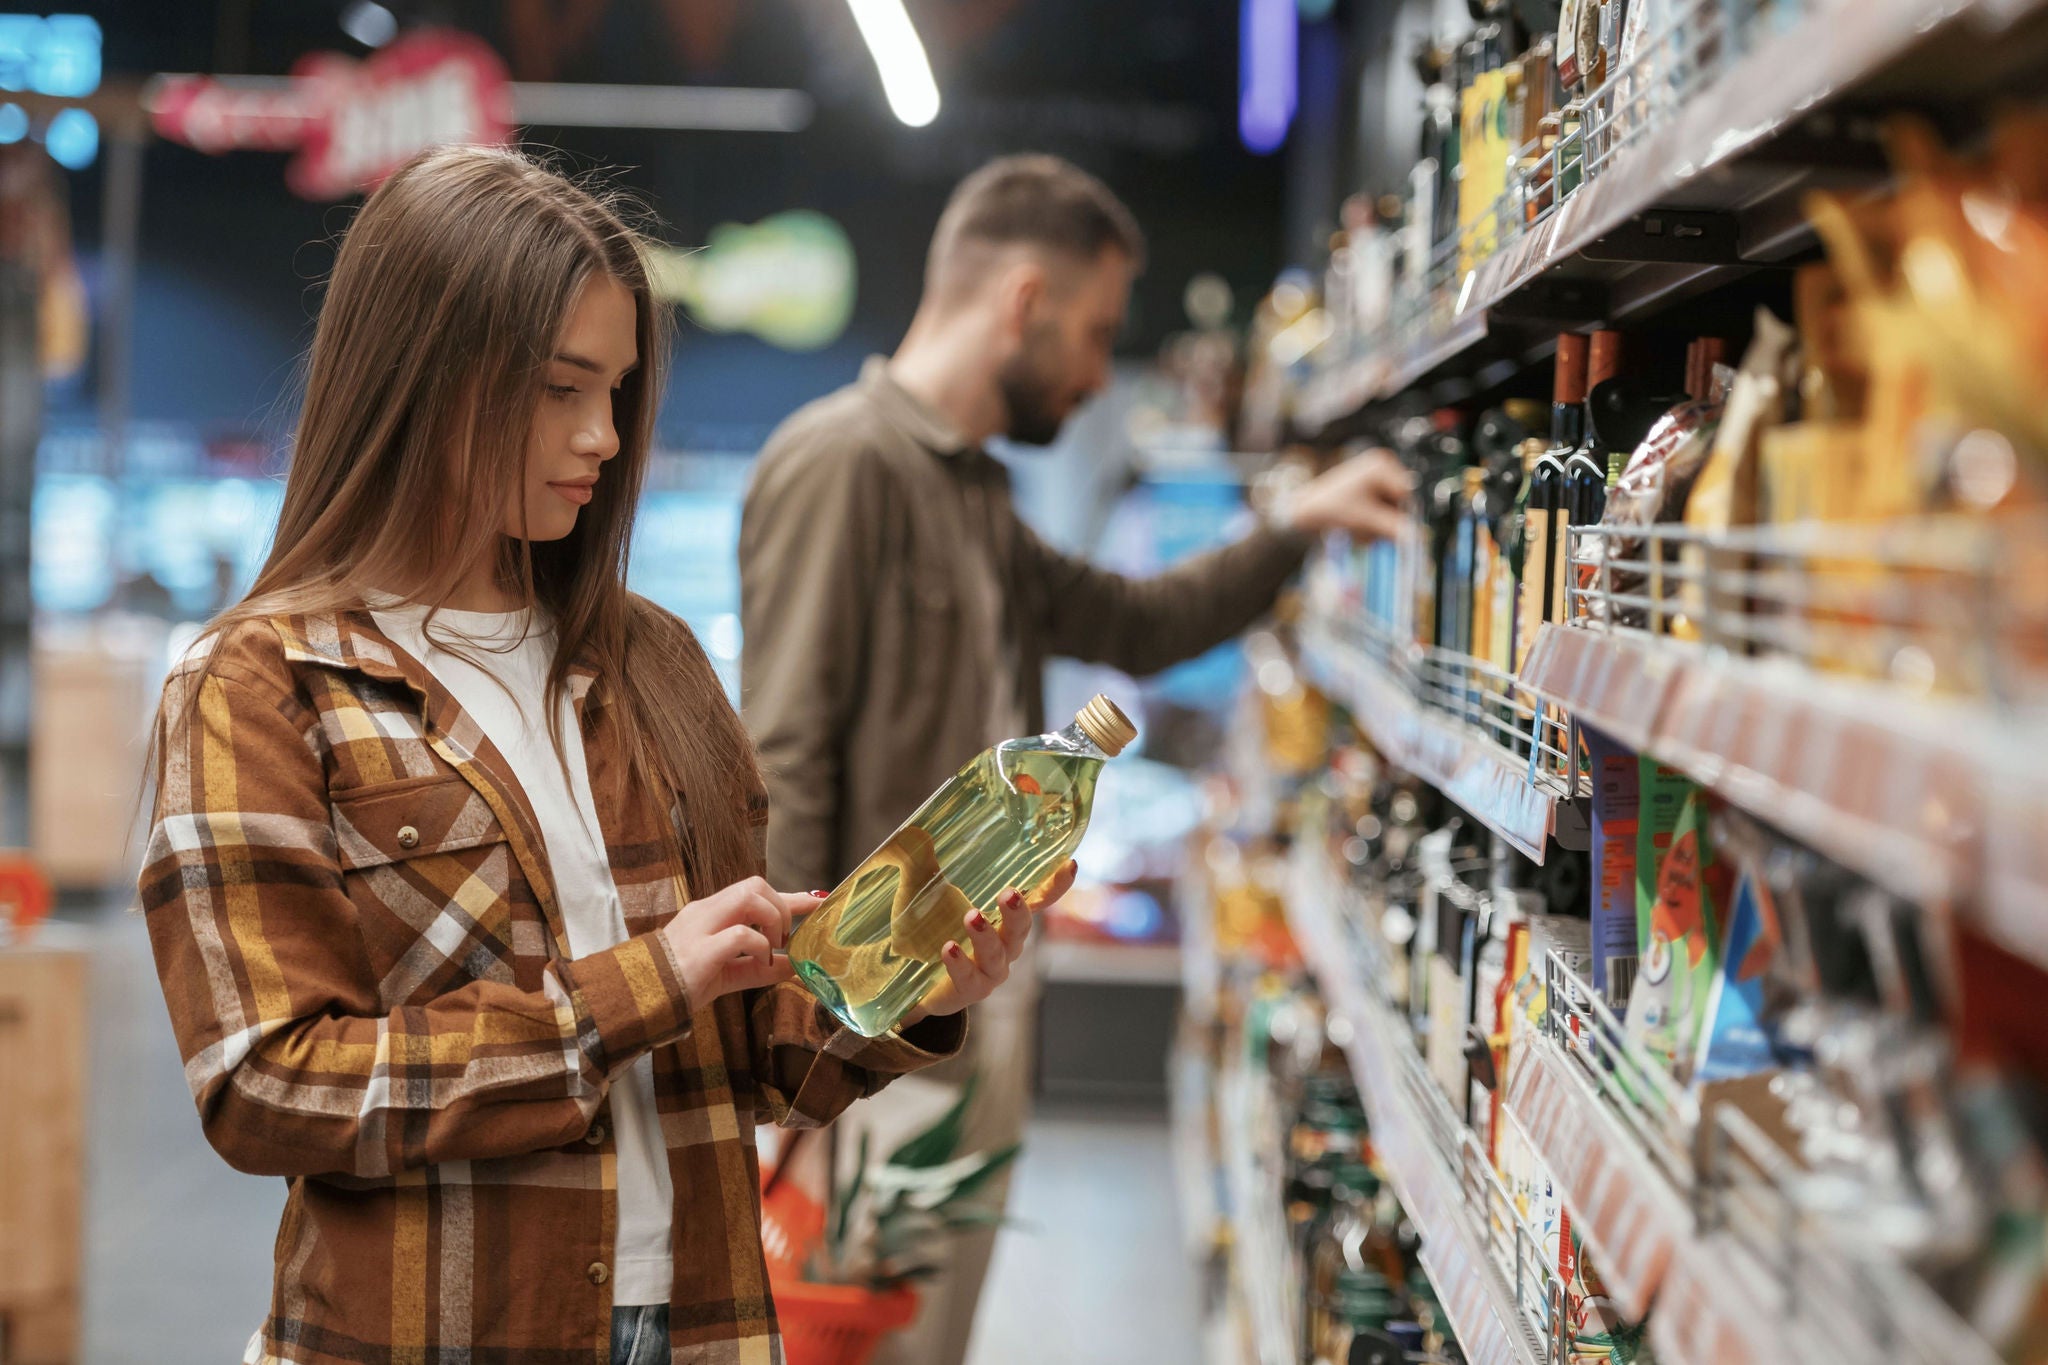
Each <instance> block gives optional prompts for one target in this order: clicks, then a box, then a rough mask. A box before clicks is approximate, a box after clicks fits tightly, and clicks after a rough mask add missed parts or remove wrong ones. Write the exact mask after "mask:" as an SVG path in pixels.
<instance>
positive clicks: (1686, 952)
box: [1623, 784, 1727, 1081]
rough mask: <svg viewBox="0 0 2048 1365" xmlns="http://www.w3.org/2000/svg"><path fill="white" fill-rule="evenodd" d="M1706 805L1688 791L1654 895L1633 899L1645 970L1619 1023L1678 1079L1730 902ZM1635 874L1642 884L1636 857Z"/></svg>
mask: <svg viewBox="0 0 2048 1365" xmlns="http://www.w3.org/2000/svg"><path fill="white" fill-rule="evenodd" d="M1688 785H1689V784H1688ZM1645 808H1646V810H1647V809H1648V806H1647V804H1646V807H1645ZM1707 810H1708V807H1707V798H1706V795H1705V793H1703V792H1701V791H1699V790H1698V789H1694V790H1693V791H1692V792H1691V793H1690V794H1689V795H1687V797H1686V798H1685V805H1684V807H1683V809H1682V810H1681V811H1680V813H1679V817H1678V822H1677V824H1676V826H1675V827H1674V828H1673V830H1672V834H1671V840H1670V847H1669V848H1668V849H1667V850H1666V852H1665V853H1664V857H1663V860H1662V862H1661V864H1660V865H1659V867H1658V872H1657V881H1656V885H1657V892H1656V895H1655V897H1654V898H1653V899H1652V900H1651V902H1650V904H1649V905H1648V906H1647V907H1643V906H1642V905H1641V901H1640V897H1639V899H1638V914H1637V919H1636V935H1637V938H1638V940H1639V941H1640V942H1641V943H1642V945H1643V961H1642V971H1641V973H1640V974H1639V975H1638V976H1637V978H1636V984H1635V991H1634V993H1633V994H1632V995H1631V997H1630V999H1629V1003H1628V1017H1627V1019H1626V1021H1625V1023H1624V1025H1623V1028H1624V1032H1625V1034H1626V1035H1627V1038H1628V1041H1629V1042H1630V1044H1631V1045H1633V1046H1634V1047H1635V1048H1636V1049H1637V1050H1638V1051H1639V1052H1640V1053H1641V1055H1643V1056H1645V1057H1646V1058H1647V1059H1649V1060H1650V1061H1652V1062H1653V1063H1656V1064H1658V1065H1661V1066H1663V1067H1665V1068H1666V1069H1667V1070H1668V1071H1670V1073H1671V1074H1672V1075H1673V1076H1674V1077H1676V1078H1677V1079H1678V1080H1680V1081H1685V1080H1687V1079H1689V1077H1688V1075H1687V1072H1688V1071H1689V1070H1690V1069H1691V1066H1692V1063H1693V1061H1694V1058H1695V1049H1696V1048H1697V1047H1698V1045H1699V1039H1700V1034H1701V1031H1702V1029H1703V1028H1704V1026H1705V1022H1706V1018H1707V1010H1708V1007H1709V1004H1710V1002H1711V999H1712V996H1713V992H1714V978H1715V976H1716V975H1717V973H1718V971H1719V967H1720V957H1721V935H1720V908H1721V907H1722V906H1723V905H1725V904H1726V902H1727V887H1726V881H1727V879H1726V876H1725V875H1724V871H1723V869H1724V867H1725V864H1722V863H1721V862H1719V861H1718V860H1717V859H1716V858H1715V857H1714V848H1713V844H1712V842H1711V841H1710V840H1709V839H1708V838H1707V828H1706V826H1707ZM1646 823H1647V821H1646ZM1639 842H1640V839H1639ZM1637 880H1638V884H1639V885H1640V883H1641V880H1642V879H1641V876H1640V865H1639V873H1638V878H1637ZM1717 893H1718V894H1717Z"/></svg>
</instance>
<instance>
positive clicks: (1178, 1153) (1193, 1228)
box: [1167, 1046, 1225, 1264]
mask: <svg viewBox="0 0 2048 1365" xmlns="http://www.w3.org/2000/svg"><path fill="white" fill-rule="evenodd" d="M1168 1065H1169V1067H1170V1068H1171V1070H1170V1072H1169V1075H1170V1077H1171V1082H1172V1083H1171V1084H1170V1085H1169V1086H1168V1087H1167V1098H1168V1103H1169V1107H1170V1112H1171V1115H1172V1139H1173V1177H1174V1190H1175V1192H1176V1194H1177V1195H1178V1196H1179V1204H1180V1224H1181V1241H1182V1244H1183V1246H1184V1247H1185V1249H1186V1251H1187V1254H1188V1260H1189V1261H1190V1262H1191V1263H1197V1264H1199V1263H1200V1262H1202V1261H1204V1260H1206V1259H1207V1258H1208V1257H1210V1256H1211V1255H1213V1254H1214V1253H1215V1251H1216V1248H1217V1246H1218V1244H1219V1242H1220V1241H1221V1239H1222V1233H1223V1230H1224V1225H1225V1224H1224V1217H1223V1197H1222V1193H1223V1192H1222V1189H1221V1185H1222V1165H1221V1163H1220V1161H1219V1159H1218V1157H1217V1154H1216V1151H1215V1147H1214V1144H1213V1143H1212V1142H1211V1141H1210V1137H1209V1119H1210V1115H1211V1114H1212V1113H1214V1112H1215V1094H1214V1090H1215V1075H1214V1072H1213V1071H1212V1069H1211V1067H1210V1064H1209V1060H1208V1058H1206V1057H1204V1056H1203V1055H1202V1054H1201V1053H1200V1052H1198V1051H1196V1050H1195V1049H1193V1048H1189V1047H1186V1046H1176V1047H1175V1048H1174V1050H1173V1053H1172V1056H1171V1057H1170V1058H1169V1059H1168Z"/></svg>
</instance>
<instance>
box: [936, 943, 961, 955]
mask: <svg viewBox="0 0 2048 1365" xmlns="http://www.w3.org/2000/svg"><path fill="white" fill-rule="evenodd" d="M939 951H940V952H942V953H944V954H945V955H946V956H947V957H958V956H960V945H959V944H957V943H948V944H947V945H946V946H945V947H943V948H941V949H940V950H939Z"/></svg>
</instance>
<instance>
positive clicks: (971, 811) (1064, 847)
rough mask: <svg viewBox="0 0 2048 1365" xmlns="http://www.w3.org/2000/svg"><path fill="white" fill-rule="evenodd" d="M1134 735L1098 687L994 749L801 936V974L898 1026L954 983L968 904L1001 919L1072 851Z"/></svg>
mask: <svg viewBox="0 0 2048 1365" xmlns="http://www.w3.org/2000/svg"><path fill="white" fill-rule="evenodd" d="M1137 734H1138V731H1137V727H1136V726H1134V725H1132V724H1131V722H1130V720H1129V719H1128V718H1127V717H1126V716H1125V715H1124V713H1123V712H1122V711H1120V710H1118V709H1117V706H1116V704H1115V703H1114V702H1112V701H1110V700H1109V698H1107V697H1101V696H1098V697H1096V698H1095V699H1094V700H1093V701H1091V702H1089V703H1088V705H1086V706H1085V707H1083V708H1082V709H1081V714H1080V715H1079V716H1077V717H1075V719H1074V723H1073V724H1072V725H1070V726H1068V727H1067V728H1066V729H1064V730H1061V731H1059V732H1058V733H1056V734H1049V735H1039V736H1036V737H1035V738H1030V739H1012V740H1006V741H1004V742H1003V743H1001V744H998V745H996V746H995V747H994V748H992V749H985V750H983V751H982V752H981V753H980V754H979V755H977V756H976V757H975V758H974V759H972V760H971V761H970V762H969V763H968V764H967V766H966V767H964V768H962V769H961V770H960V771H959V772H958V773H955V774H954V775H953V776H952V777H951V778H950V779H948V781H947V782H946V785H945V786H943V787H940V788H939V789H938V791H937V792H935V793H933V795H932V797H931V799H930V800H928V801H926V802H925V803H924V805H922V806H920V807H919V808H918V810H917V813H916V814H914V815H912V816H911V817H910V818H909V819H908V820H906V821H904V822H903V826H902V828H900V829H898V830H897V831H896V832H895V833H894V834H892V835H890V836H889V840H888V842H887V843H884V844H883V845H882V846H881V847H880V848H878V849H876V850H875V851H874V853H873V854H872V855H870V856H869V858H868V860H867V861H866V862H864V863H862V864H861V865H860V866H859V867H858V868H856V869H855V870H854V872H853V875H852V876H850V877H848V878H847V879H846V880H845V881H843V882H841V883H840V884H839V887H838V889H836V890H835V891H833V893H832V894H831V896H830V897H828V898H827V899H826V901H825V903H824V904H823V905H821V906H819V907H818V909H817V910H815V911H813V912H812V914H811V915H810V917H809V918H808V919H806V920H805V921H804V923H803V924H802V926H801V927H799V928H798V929H797V931H796V933H795V934H794V935H792V936H791V938H790V941H789V959H790V962H791V964H792V965H793V966H794V967H795V968H796V973H797V977H798V979H800V980H801V981H802V982H803V983H804V984H805V985H806V986H808V987H809V988H810V990H811V993H812V994H813V995H815V996H817V997H818V999H819V1000H821V1001H823V1002H824V1004H825V1006H826V1007H827V1008H828V1009H830V1010H831V1011H832V1013H833V1014H835V1015H837V1016H838V1017H839V1018H840V1019H841V1020H843V1021H844V1022H845V1023H846V1025H847V1026H848V1027H849V1028H852V1029H854V1030H855V1031H856V1032H859V1033H862V1034H864V1035H866V1036H867V1037H870V1038H874V1037H878V1036H880V1035H881V1034H884V1033H886V1032H888V1031H889V1030H890V1029H891V1028H893V1027H894V1026H895V1025H896V1023H897V1021H899V1020H900V1019H902V1018H903V1016H904V1015H906V1014H908V1013H910V1011H911V1010H912V1009H914V1008H916V1006H917V1004H918V1002H919V1001H921V1000H923V999H924V998H925V997H926V996H927V995H929V994H930V993H931V991H932V990H933V989H934V988H935V987H937V986H938V985H939V984H940V983H941V982H943V981H945V979H946V968H945V964H944V962H943V960H942V959H941V958H940V957H939V953H940V951H941V950H943V949H944V948H945V946H946V944H947V943H949V942H953V941H960V942H962V943H964V942H965V940H966V938H967V925H966V918H967V914H968V912H969V911H970V910H976V909H978V910H980V911H981V912H982V913H983V914H984V915H986V916H987V917H988V918H989V920H990V921H991V922H992V923H994V924H997V925H1000V924H1001V923H1002V911H1001V909H1000V908H999V907H998V906H997V904H996V897H998V896H1000V895H1002V894H1003V892H1005V891H1007V890H1011V889H1013V888H1014V889H1016V890H1019V891H1022V892H1025V893H1026V894H1029V893H1030V892H1031V891H1033V890H1035V889H1036V888H1037V887H1039V886H1041V885H1042V884H1043V883H1045V882H1046V881H1047V880H1048V879H1049V878H1050V877H1052V876H1053V875H1054V874H1055V873H1057V872H1058V871H1059V869H1060V868H1061V867H1062V866H1063V865H1064V864H1065V863H1066V862H1067V861H1068V860H1069V859H1070V858H1072V857H1073V856H1074V849H1075V848H1076V847H1077V846H1079V844H1080V842H1081V836H1082V834H1084V833H1086V832H1087V829H1088V813H1089V808H1090V806H1091V805H1092V804H1093V802H1094V800H1095V780H1096V778H1097V777H1098V776H1099V775H1100V774H1101V772H1102V765H1103V763H1104V762H1105V761H1107V760H1108V759H1111V758H1114V757H1115V756H1116V755H1117V754H1118V753H1120V752H1122V750H1123V748H1124V746H1125V745H1127V744H1129V743H1130V742H1131V741H1132V740H1133V739H1135V738H1137Z"/></svg>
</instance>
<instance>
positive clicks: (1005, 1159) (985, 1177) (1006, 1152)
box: [953, 1142, 1024, 1199]
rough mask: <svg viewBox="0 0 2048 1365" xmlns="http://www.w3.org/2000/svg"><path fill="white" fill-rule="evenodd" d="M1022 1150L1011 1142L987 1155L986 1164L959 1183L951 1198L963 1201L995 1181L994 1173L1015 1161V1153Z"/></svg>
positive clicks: (1022, 1145) (1018, 1144)
mask: <svg viewBox="0 0 2048 1365" xmlns="http://www.w3.org/2000/svg"><path fill="white" fill-rule="evenodd" d="M1023 1150H1024V1144H1023V1143H1021V1142H1013V1143H1011V1144H1010V1145H1009V1146H1007V1147H1004V1148H1002V1149H1001V1150H999V1151H994V1152H990V1153H988V1154H987V1156H986V1158H985V1162H986V1164H985V1165H983V1166H982V1168H981V1169H980V1170H978V1171H976V1172H975V1173H974V1174H972V1175H970V1176H968V1177H967V1178H965V1179H964V1180H962V1181H961V1182H960V1184H959V1186H958V1188H956V1189H955V1190H954V1191H953V1198H955V1199H965V1198H967V1196H969V1195H971V1194H973V1193H974V1192H975V1191H976V1190H978V1189H980V1188H981V1187H982V1186H984V1185H986V1184H988V1182H989V1181H991V1180H993V1179H995V1177H996V1172H998V1171H1000V1170H1002V1169H1003V1167H1005V1166H1007V1165H1009V1164H1010V1163H1011V1162H1013V1161H1015V1160H1016V1159H1017V1153H1019V1152H1021V1151H1023Z"/></svg>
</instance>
